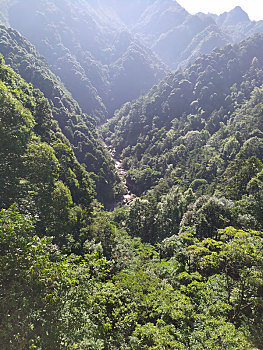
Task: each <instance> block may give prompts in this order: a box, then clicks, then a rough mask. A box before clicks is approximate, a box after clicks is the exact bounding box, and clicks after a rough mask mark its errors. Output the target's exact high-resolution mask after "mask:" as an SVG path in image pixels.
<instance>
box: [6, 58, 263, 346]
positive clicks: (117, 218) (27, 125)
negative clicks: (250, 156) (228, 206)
mask: <svg viewBox="0 0 263 350" xmlns="http://www.w3.org/2000/svg"><path fill="white" fill-rule="evenodd" d="M0 80H1V82H0V99H1V104H0V106H1V107H0V108H1V119H0V121H1V122H0V136H1V137H0V142H1V148H0V163H1V164H0V165H1V166H0V171H1V177H0V186H1V199H0V205H1V210H0V250H1V255H0V267H1V268H0V316H1V317H0V343H1V346H2V347H3V349H7V350H9V349H10V350H13V349H16V350H17V349H19V350H20V349H21V350H24V349H30V348H31V349H33V348H37V349H43V350H44V349H52V350H65V349H74V348H75V349H80V350H84V349H92V350H93V349H97V350H104V349H108V350H110V349H111V350H117V349H129V350H139V349H143V348H145V349H157V348H158V347H160V346H162V347H163V348H174V349H182V350H186V349H189V348H190V349H193V350H200V349H201V350H203V349H207V348H209V349H218V350H221V349H222V348H226V349H227V348H229V349H233V350H244V349H247V350H257V349H262V337H261V334H262V286H263V282H262V261H263V256H262V251H263V250H262V247H263V238H262V233H261V232H257V231H251V230H250V231H243V230H236V229H234V228H233V227H232V228H231V227H230V228H225V229H221V230H219V231H218V232H217V233H216V234H214V232H215V231H212V233H211V232H210V231H208V230H206V231H205V232H206V234H207V235H202V234H201V233H200V231H198V230H197V231H196V232H195V230H194V226H193V227H192V228H190V227H188V228H184V229H183V230H182V231H181V233H180V234H174V235H173V236H172V237H169V238H167V239H164V240H163V241H162V242H160V244H159V245H158V246H153V245H151V244H149V243H146V244H143V243H141V241H140V239H139V238H138V237H135V238H132V237H131V236H129V235H127V233H126V232H125V229H126V228H127V229H128V230H130V228H131V225H130V224H129V222H127V225H126V226H123V224H124V221H123V219H124V218H128V219H129V220H130V219H132V216H131V213H132V210H133V209H131V211H130V210H128V211H127V210H125V209H124V208H120V209H118V210H116V211H115V212H114V213H107V212H102V211H101V210H100V207H99V206H98V204H97V203H96V201H95V202H94V201H93V197H94V191H93V186H92V182H91V180H90V177H89V175H88V174H87V172H86V171H85V170H84V169H83V168H82V167H81V166H80V164H79V163H78V162H77V161H76V159H75V157H74V155H73V152H72V150H71V149H70V147H69V145H67V140H66V139H65V137H64V136H63V135H62V134H61V132H60V130H59V128H58V127H57V124H56V123H55V122H54V121H53V118H52V113H51V109H50V107H49V104H48V101H47V100H46V99H45V98H44V96H43V94H42V93H41V92H40V91H39V90H34V89H33V88H32V85H29V84H27V83H25V82H24V81H23V80H22V78H21V77H20V76H19V75H17V74H15V73H14V72H13V71H12V70H11V68H10V67H7V66H6V65H5V64H4V61H3V60H1V63H0ZM257 96H258V95H257ZM257 96H254V97H252V100H251V102H248V105H247V106H246V110H247V111H251V113H252V111H253V115H254V116H258V121H259V122H260V115H261V116H262V113H261V111H262V108H261V110H260V109H258V108H259V107H258V106H257V102H258V101H257V99H256V98H257ZM260 100H261V98H260ZM255 107H257V108H256V110H254V109H255ZM251 108H252V109H251ZM256 112H258V114H256ZM240 114H241V115H242V117H243V118H244V114H243V113H241V111H240ZM251 115H252V114H251ZM233 127H234V128H235V123H233ZM259 127H260V126H259ZM246 131H247V132H250V130H249V128H248V130H246ZM246 131H245V132H246ZM259 132H260V131H258V133H259ZM242 162H243V161H242ZM253 162H254V163H256V167H258V168H260V164H259V163H258V162H259V161H256V160H253ZM250 168H251V164H250V167H249V169H250ZM240 170H242V169H241V168H240ZM254 170H255V167H254V168H253V167H252V173H253V172H254ZM253 174H254V173H253ZM261 183H262V171H261V173H260V174H257V175H256V177H254V179H252V181H250V185H249V191H251V194H252V195H258V194H259V193H258V191H257V190H256V192H254V190H255V189H258V188H259V187H260V186H262V184H261ZM235 185H236V186H237V187H235V188H234V187H233V189H234V190H235V193H236V189H239V185H240V189H239V190H241V191H242V188H243V187H242V183H241V184H240V183H239V182H235ZM250 189H251V190H250ZM255 198H256V197H255ZM187 200H188V201H189V203H190V202H191V198H190V200H189V196H188V199H187V197H186V196H185V203H186V202H187ZM203 201H204V200H203ZM141 203H143V204H147V203H148V200H147V199H144V200H143V201H141ZM205 203H206V202H205ZM159 204H160V205H159V215H160V216H159V218H160V217H161V214H163V217H164V216H165V215H170V214H176V210H177V208H178V207H177V206H176V201H175V197H173V198H167V200H166V202H165V201H163V200H162V201H161V202H160V203H159ZM199 204H200V203H199ZM216 204H217V206H215V208H216V210H218V209H220V203H217V202H216ZM136 205H137V204H136ZM136 205H135V206H134V208H135V209H136V208H138V207H136ZM165 205H166V206H165ZM211 208H213V207H211V206H210V207H208V209H209V210H208V214H211ZM145 209H146V210H145V211H144V215H141V216H138V211H137V212H136V211H133V215H134V217H133V220H132V223H133V224H134V227H133V228H134V231H133V235H134V236H136V235H137V234H140V233H141V232H140V231H137V228H136V224H137V221H136V220H138V219H147V220H148V219H149V218H150V216H151V214H152V211H151V209H152V208H151V207H150V206H147V207H146V208H145ZM171 209H173V210H174V213H171ZM189 209H190V208H189ZM199 209H200V208H199V207H198V205H197V204H196V207H195V208H192V211H193V213H196V214H197V216H198V215H199V217H202V216H200V210H199ZM202 209H203V216H204V215H205V214H206V212H205V208H204V207H203V208H202ZM206 209H207V208H206ZM198 210H199V211H198ZM216 212H217V211H216ZM127 214H128V215H127ZM140 214H143V213H142V212H141V213H140ZM219 214H220V217H225V216H224V215H223V214H225V213H222V212H219ZM173 216H174V215H172V216H171V217H173ZM209 217H210V215H209ZM149 223H150V224H152V223H151V222H149ZM160 223H163V224H166V225H163V227H162V229H163V232H164V233H165V234H166V235H169V232H168V231H167V228H168V225H169V223H171V221H169V220H168V221H167V220H164V221H160ZM167 224H168V225H167ZM225 224H227V222H225ZM208 227H209V226H208ZM210 228H211V222H210ZM203 229H204V227H203ZM170 233H171V232H170ZM212 234H213V235H214V236H213V235H212ZM143 238H145V237H143ZM72 253H74V254H72Z"/></svg>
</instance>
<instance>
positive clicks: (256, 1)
mask: <svg viewBox="0 0 263 350" xmlns="http://www.w3.org/2000/svg"><path fill="white" fill-rule="evenodd" d="M177 2H178V3H179V4H180V5H181V6H182V7H184V8H185V9H186V10H187V11H188V12H190V13H191V14H195V13H197V12H204V13H208V12H211V13H216V14H220V13H223V12H225V11H230V10H232V9H233V8H234V7H236V6H240V7H242V9H243V10H244V11H246V13H247V14H248V16H249V18H250V19H251V20H255V21H258V20H263V0H219V1H216V0H177Z"/></svg>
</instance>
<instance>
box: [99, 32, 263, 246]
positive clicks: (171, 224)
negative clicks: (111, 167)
mask: <svg viewBox="0 0 263 350" xmlns="http://www.w3.org/2000/svg"><path fill="white" fill-rule="evenodd" d="M262 45H263V35H256V36H254V37H252V38H250V39H248V40H246V41H243V42H241V44H240V45H236V46H230V45H228V46H226V47H225V48H224V49H216V50H215V51H213V53H212V54H211V55H209V56H203V57H200V58H199V59H198V60H197V61H196V62H195V63H194V64H193V65H191V66H189V67H188V68H187V69H186V70H185V71H184V72H181V71H178V72H177V73H175V74H171V75H169V76H168V77H167V78H166V79H165V80H163V81H162V82H160V84H159V85H157V86H155V87H153V89H151V91H150V92H149V93H148V94H147V95H145V96H144V97H142V98H140V99H139V100H137V101H136V102H135V103H128V104H126V105H124V106H123V107H122V109H121V110H120V111H119V112H117V113H116V115H115V117H114V118H113V119H112V120H111V121H110V122H109V123H108V125H107V127H105V135H107V136H108V137H109V140H110V141H111V143H112V145H113V147H115V148H116V151H117V153H118V154H120V156H121V158H122V159H123V164H124V166H125V167H126V168H127V169H128V173H127V175H128V176H127V177H128V182H129V184H130V187H131V188H132V190H133V192H135V193H136V194H137V195H141V194H143V193H144V194H146V197H145V198H144V199H142V200H139V199H138V200H137V201H135V203H134V204H133V205H132V206H131V207H130V209H129V210H128V218H127V223H128V227H129V232H130V233H132V232H136V234H138V233H139V235H140V236H141V237H142V238H143V239H144V240H147V241H149V240H150V241H151V242H156V241H158V240H159V239H160V238H165V237H167V236H169V235H171V234H174V233H177V232H178V230H179V229H180V227H181V228H182V227H183V226H185V225H186V226H189V225H190V226H194V227H195V229H196V233H197V234H198V236H200V235H201V236H203V235H206V236H213V235H214V234H215V233H216V228H221V227H222V228H223V227H225V226H226V225H228V224H231V225H235V226H236V227H240V228H254V229H259V230H262V228H263V221H262V218H263V216H262V209H263V202H262V200H263V193H262V185H263V184H262V168H263V164H262V161H263V140H262V135H263V133H262V132H263V119H262V110H263V109H262V108H263V107H262V98H263V90H262V88H261V87H260V86H261V84H262V81H263V80H262V78H263V52H262ZM108 142H109V141H108ZM150 189H152V190H151V191H150V192H148V193H147V191H148V190H150ZM191 202H192V203H193V204H192V205H190V206H189V203H191ZM147 208H151V209H150V210H148V209H147ZM145 210H146V211H147V215H146V216H145V215H143V214H142V213H144V212H145ZM136 218H137V219H136ZM130 221H131V223H129V222H130ZM214 225H215V226H214Z"/></svg>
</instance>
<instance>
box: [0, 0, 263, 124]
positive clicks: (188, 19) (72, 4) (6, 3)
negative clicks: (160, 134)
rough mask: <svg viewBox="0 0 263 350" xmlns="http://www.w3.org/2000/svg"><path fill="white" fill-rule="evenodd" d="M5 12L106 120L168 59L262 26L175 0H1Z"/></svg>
mask: <svg viewBox="0 0 263 350" xmlns="http://www.w3.org/2000/svg"><path fill="white" fill-rule="evenodd" d="M0 10H1V14H2V23H3V24H4V25H10V26H11V27H13V28H14V29H16V30H18V31H19V32H20V33H21V34H22V35H23V36H25V37H26V38H27V39H28V40H30V42H31V43H33V44H34V45H35V46H36V49H37V50H38V51H39V52H40V54H41V55H43V56H44V57H45V58H46V60H47V61H48V63H49V65H50V67H51V69H52V71H53V72H54V73H55V74H56V75H57V76H59V77H60V78H61V80H62V82H63V83H64V84H65V86H66V87H67V89H68V90H69V91H70V92H71V93H72V95H73V97H74V98H75V99H76V100H77V101H78V103H79V105H80V107H81V108H82V110H83V111H84V112H85V113H88V114H90V115H92V116H97V117H99V118H100V119H101V120H104V121H105V119H106V118H107V117H111V115H112V113H113V112H114V110H115V109H116V108H119V107H121V105H122V104H123V103H125V102H127V101H131V100H133V99H134V98H137V97H139V96H140V95H141V94H142V93H145V92H146V91H147V90H148V89H150V88H151V87H152V86H153V85H154V84H155V83H157V82H158V81H159V80H160V79H161V78H163V77H164V75H165V73H166V72H167V69H168V68H167V67H166V66H165V64H167V65H168V66H169V67H170V69H177V68H178V67H180V66H185V65H186V64H188V63H189V62H193V60H194V59H195V58H196V57H198V56H200V55H201V54H204V53H209V52H211V51H212V50H213V49H214V48H216V47H223V46H224V45H226V44H227V43H229V42H230V43H234V42H238V41H240V40H242V39H243V38H246V37H248V36H250V35H252V34H253V33H256V32H262V31H263V22H262V21H259V22H252V21H250V20H249V18H248V16H247V14H246V13H245V12H243V11H242V9H241V8H239V7H237V8H235V9H234V10H232V11H231V12H229V13H225V14H223V15H221V16H216V15H209V16H208V15H204V14H198V15H195V16H193V15H190V14H189V13H188V12H187V11H186V10H185V9H183V8H182V7H181V6H180V5H179V4H178V3H177V2H176V1H174V0H156V1H153V0H146V1H142V0H136V1H123V0H92V1H86V0H75V1H70V0H60V1H51V0H42V1H35V0H14V1H11V0H1V1H0ZM156 54H157V55H158V56H159V58H157V56H156ZM163 62H165V64H164V63H163Z"/></svg>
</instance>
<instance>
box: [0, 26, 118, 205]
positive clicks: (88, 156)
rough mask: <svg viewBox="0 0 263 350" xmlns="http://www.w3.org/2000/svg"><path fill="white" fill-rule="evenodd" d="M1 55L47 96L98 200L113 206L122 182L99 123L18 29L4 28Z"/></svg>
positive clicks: (0, 36) (1, 34)
mask: <svg viewBox="0 0 263 350" xmlns="http://www.w3.org/2000/svg"><path fill="white" fill-rule="evenodd" d="M0 53H1V54H2V55H3V56H4V59H5V60H6V63H7V64H9V65H10V66H11V67H12V68H13V69H14V70H15V71H16V72H17V73H19V74H20V75H21V76H22V77H23V78H24V79H25V80H26V81H27V82H28V83H32V84H33V86H34V87H35V88H39V89H40V90H41V91H42V92H43V93H44V95H45V97H46V98H47V99H48V100H49V103H50V105H51V108H52V114H53V117H54V119H55V120H57V121H58V123H59V126H60V128H61V130H62V131H63V133H64V135H65V136H66V137H67V138H68V140H69V141H70V143H71V146H72V149H73V150H74V153H75V155H76V157H77V159H78V161H79V162H80V163H81V164H85V166H86V170H87V171H88V172H92V173H93V178H94V180H95V183H96V190H97V194H98V198H99V199H100V200H101V201H102V202H103V203H105V204H106V205H110V203H112V201H113V200H114V197H115V195H116V193H117V192H118V190H117V188H116V186H117V184H118V182H119V180H118V178H117V176H116V174H115V168H114V165H113V162H112V160H111V157H110V155H109V153H108V152H107V150H106V149H105V146H104V144H103V142H102V140H101V139H100V137H99V136H98V134H97V129H96V127H97V123H98V121H97V120H96V119H95V118H92V117H90V116H88V115H86V114H84V113H83V112H82V110H81V109H80V107H79V105H78V103H77V102H76V101H75V100H74V99H73V98H72V96H71V94H70V93H69V92H68V91H67V90H66V88H65V87H64V85H63V84H62V83H61V82H60V81H59V80H58V78H57V77H56V76H55V75H54V74H53V73H52V72H51V71H50V69H49V66H48V64H47V63H46V61H45V60H44V59H43V57H41V56H40V55H39V53H38V52H37V51H36V50H35V48H34V47H33V46H32V45H31V44H30V43H29V42H28V41H27V40H26V39H25V38H23V37H22V36H21V35H20V34H19V33H17V32H16V31H15V30H13V29H11V28H9V29H7V28H5V27H4V26H1V27H0Z"/></svg>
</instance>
